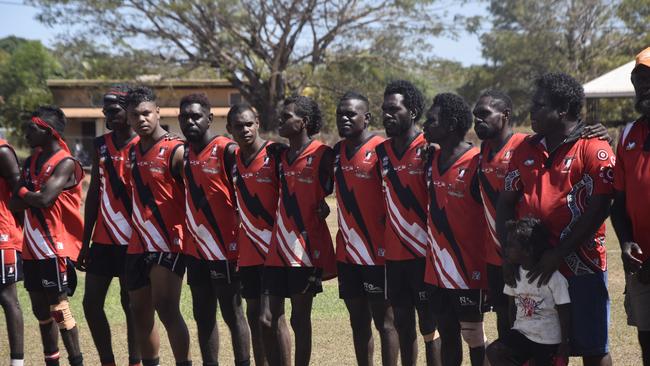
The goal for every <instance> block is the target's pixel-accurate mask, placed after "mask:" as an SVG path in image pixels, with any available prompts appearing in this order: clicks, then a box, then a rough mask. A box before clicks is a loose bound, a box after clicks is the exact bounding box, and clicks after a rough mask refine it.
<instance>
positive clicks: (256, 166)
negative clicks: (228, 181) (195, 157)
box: [233, 142, 279, 267]
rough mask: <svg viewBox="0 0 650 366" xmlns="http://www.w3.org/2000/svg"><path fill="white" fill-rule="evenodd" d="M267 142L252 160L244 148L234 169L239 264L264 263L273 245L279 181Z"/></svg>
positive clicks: (254, 264)
mask: <svg viewBox="0 0 650 366" xmlns="http://www.w3.org/2000/svg"><path fill="white" fill-rule="evenodd" d="M270 145H272V144H269V143H268V142H267V143H265V144H264V146H262V148H261V149H260V151H258V152H257V153H256V154H255V156H253V157H252V158H251V160H250V161H244V160H243V157H242V154H241V150H238V151H237V162H236V165H235V167H234V169H233V182H234V186H235V195H236V197H237V207H238V208H239V219H240V225H239V230H240V231H239V235H238V236H237V243H238V245H239V266H240V267H246V266H256V265H261V264H264V261H265V260H266V255H267V254H268V252H269V246H270V245H271V234H272V232H273V224H274V223H275V213H276V210H277V207H278V196H279V181H278V174H277V166H276V163H275V158H274V157H273V156H272V155H271V154H269V153H268V151H267V147H268V146H270Z"/></svg>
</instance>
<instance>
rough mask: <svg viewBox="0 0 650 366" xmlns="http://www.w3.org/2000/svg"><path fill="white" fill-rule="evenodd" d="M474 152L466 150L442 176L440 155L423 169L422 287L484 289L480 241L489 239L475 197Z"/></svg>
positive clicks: (475, 152) (483, 265) (477, 192)
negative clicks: (425, 189)
mask: <svg viewBox="0 0 650 366" xmlns="http://www.w3.org/2000/svg"><path fill="white" fill-rule="evenodd" d="M478 153H479V149H478V148H476V147H473V148H471V149H469V150H468V151H466V152H465V153H464V154H463V155H462V156H461V157H460V158H458V160H456V161H455V162H454V163H453V164H452V165H451V166H450V167H449V168H448V169H447V170H446V171H444V172H441V171H439V170H438V159H439V158H440V151H439V150H437V151H435V152H434V153H433V155H432V156H431V158H430V159H429V160H430V164H427V182H428V186H429V210H428V211H429V217H428V221H427V226H428V227H427V229H428V235H429V253H428V255H427V267H426V271H425V282H427V283H430V284H434V285H436V286H438V287H441V288H448V289H480V288H485V287H486V286H487V275H486V262H485V240H486V239H487V236H488V235H489V234H488V233H487V227H486V224H485V214H484V212H483V206H482V202H481V198H480V192H479V182H478V177H477V175H476V173H477V170H478V156H477V155H478Z"/></svg>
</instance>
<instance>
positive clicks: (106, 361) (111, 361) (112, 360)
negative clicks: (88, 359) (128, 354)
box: [99, 356, 115, 365]
mask: <svg viewBox="0 0 650 366" xmlns="http://www.w3.org/2000/svg"><path fill="white" fill-rule="evenodd" d="M99 362H101V363H102V365H110V364H115V357H113V356H110V357H106V358H101V357H100V358H99Z"/></svg>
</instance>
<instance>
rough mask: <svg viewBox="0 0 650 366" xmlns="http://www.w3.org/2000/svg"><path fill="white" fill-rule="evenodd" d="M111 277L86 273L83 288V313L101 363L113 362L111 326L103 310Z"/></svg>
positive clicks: (110, 363)
mask: <svg viewBox="0 0 650 366" xmlns="http://www.w3.org/2000/svg"><path fill="white" fill-rule="evenodd" d="M112 279H113V278H112V277H107V276H100V275H96V274H94V273H86V286H85V288H84V298H83V309H84V315H85V316H86V321H87V322H88V327H89V328H90V334H91V336H92V337H93V342H94V343H95V347H96V348H97V353H99V360H100V362H101V363H102V365H112V364H114V363H115V357H114V355H113V347H112V345H111V328H110V326H109V324H108V319H107V318H106V312H104V301H105V299H106V293H107V292H108V287H109V286H110V284H111V280H112Z"/></svg>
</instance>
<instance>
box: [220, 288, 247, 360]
mask: <svg viewBox="0 0 650 366" xmlns="http://www.w3.org/2000/svg"><path fill="white" fill-rule="evenodd" d="M217 296H218V298H219V308H220V309H221V316H222V317H223V321H224V322H225V323H226V325H227V326H228V329H229V330H230V338H231V340H232V348H233V353H234V355H235V365H237V366H244V365H250V348H251V345H250V339H251V338H250V335H251V334H250V330H249V329H248V323H246V317H245V316H244V308H243V306H242V298H241V289H240V283H239V280H238V279H235V280H234V281H233V283H231V284H227V285H224V286H219V287H218V288H217Z"/></svg>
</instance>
